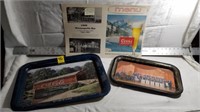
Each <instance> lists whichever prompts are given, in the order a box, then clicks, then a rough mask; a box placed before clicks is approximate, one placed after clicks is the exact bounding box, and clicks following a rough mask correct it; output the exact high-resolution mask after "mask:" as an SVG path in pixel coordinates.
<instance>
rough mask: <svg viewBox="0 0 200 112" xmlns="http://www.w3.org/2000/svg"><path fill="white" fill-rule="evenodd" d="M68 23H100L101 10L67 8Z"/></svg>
mask: <svg viewBox="0 0 200 112" xmlns="http://www.w3.org/2000/svg"><path fill="white" fill-rule="evenodd" d="M66 12H67V19H68V23H101V21H102V8H96V7H95V8H94V7H67V8H66Z"/></svg>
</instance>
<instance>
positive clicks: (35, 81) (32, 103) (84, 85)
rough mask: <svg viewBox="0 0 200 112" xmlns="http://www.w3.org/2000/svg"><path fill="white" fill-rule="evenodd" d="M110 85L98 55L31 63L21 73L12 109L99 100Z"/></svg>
mask: <svg viewBox="0 0 200 112" xmlns="http://www.w3.org/2000/svg"><path fill="white" fill-rule="evenodd" d="M109 91H110V84H109V81H108V78H107V75H106V72H105V70H104V68H103V65H102V62H101V59H100V58H99V57H98V56H97V55H95V54H83V55H76V56H68V57H64V63H61V64H59V63H58V60H57V59H56V58H55V59H49V60H43V61H37V62H31V63H28V64H25V65H24V66H22V67H21V68H20V69H19V71H18V77H17V80H16V84H15V88H14V92H13V96H12V100H11V108H12V109H13V110H17V111H25V110H34V109H41V108H50V107H57V106H63V105H69V104H72V103H73V104H74V103H78V102H82V101H88V100H93V99H99V98H102V97H103V96H105V95H106V94H108V92H109Z"/></svg>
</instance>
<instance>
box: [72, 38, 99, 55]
mask: <svg viewBox="0 0 200 112" xmlns="http://www.w3.org/2000/svg"><path fill="white" fill-rule="evenodd" d="M69 44H70V53H100V46H101V40H100V39H81V38H70V39H69Z"/></svg>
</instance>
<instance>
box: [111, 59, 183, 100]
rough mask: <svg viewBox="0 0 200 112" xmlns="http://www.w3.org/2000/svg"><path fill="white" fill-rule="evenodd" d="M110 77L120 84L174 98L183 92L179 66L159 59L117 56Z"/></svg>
mask: <svg viewBox="0 0 200 112" xmlns="http://www.w3.org/2000/svg"><path fill="white" fill-rule="evenodd" d="M110 78H111V81H112V82H114V84H117V85H119V86H123V87H127V88H131V89H134V90H139V91H143V92H149V93H153V94H159V95H165V96H169V97H173V98H178V97H180V95H181V93H182V92H183V86H182V81H181V76H180V72H179V70H178V68H176V67H175V66H173V65H171V64H166V63H162V62H157V61H151V60H146V59H139V58H134V57H129V56H117V57H115V58H114V60H113V62H112V65H111V67H110Z"/></svg>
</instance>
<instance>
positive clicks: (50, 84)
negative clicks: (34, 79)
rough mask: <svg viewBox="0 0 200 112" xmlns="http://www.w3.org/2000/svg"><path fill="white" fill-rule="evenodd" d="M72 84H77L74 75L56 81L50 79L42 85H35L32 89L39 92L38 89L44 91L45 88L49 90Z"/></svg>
mask: <svg viewBox="0 0 200 112" xmlns="http://www.w3.org/2000/svg"><path fill="white" fill-rule="evenodd" d="M74 82H77V79H76V75H73V76H68V77H63V78H58V79H52V80H50V81H44V82H42V83H38V84H35V86H34V89H35V90H40V89H45V88H50V87H57V86H62V85H66V84H70V83H74Z"/></svg>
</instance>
